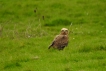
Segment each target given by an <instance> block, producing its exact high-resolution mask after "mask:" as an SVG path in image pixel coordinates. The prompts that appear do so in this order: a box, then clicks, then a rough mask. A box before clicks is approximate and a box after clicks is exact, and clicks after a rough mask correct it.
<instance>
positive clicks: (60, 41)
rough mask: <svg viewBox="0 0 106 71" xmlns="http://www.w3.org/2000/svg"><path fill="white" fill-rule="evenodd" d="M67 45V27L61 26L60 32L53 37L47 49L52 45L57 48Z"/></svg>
mask: <svg viewBox="0 0 106 71" xmlns="http://www.w3.org/2000/svg"><path fill="white" fill-rule="evenodd" d="M67 45H68V29H67V28H62V29H61V33H60V34H59V35H57V36H56V37H55V38H54V40H53V42H52V44H51V45H50V46H49V48H48V49H50V48H51V47H53V48H56V49H58V50H63V49H64V47H66V46H67Z"/></svg>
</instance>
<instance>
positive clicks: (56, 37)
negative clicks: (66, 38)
mask: <svg viewBox="0 0 106 71" xmlns="http://www.w3.org/2000/svg"><path fill="white" fill-rule="evenodd" d="M58 37H59V35H56V36H55V38H54V40H53V41H52V43H51V44H50V46H49V48H48V49H50V47H51V46H53V45H54V43H55V41H57V39H58Z"/></svg>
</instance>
